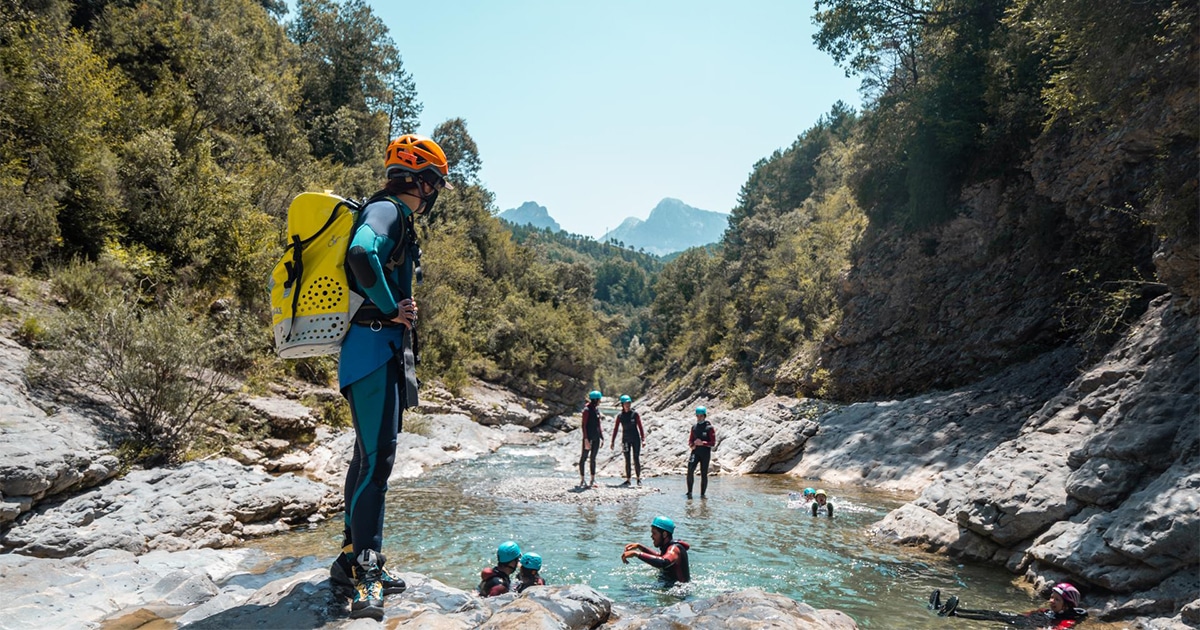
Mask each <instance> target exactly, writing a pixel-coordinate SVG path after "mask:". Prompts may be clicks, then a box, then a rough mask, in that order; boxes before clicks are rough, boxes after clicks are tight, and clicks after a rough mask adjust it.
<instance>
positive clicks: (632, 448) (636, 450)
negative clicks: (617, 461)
mask: <svg viewBox="0 0 1200 630" xmlns="http://www.w3.org/2000/svg"><path fill="white" fill-rule="evenodd" d="M621 451H622V452H624V453H625V478H626V479H629V455H630V453H632V454H633V462H634V465H635V466H636V468H637V478H638V479H641V478H642V443H641V442H622V443H621Z"/></svg>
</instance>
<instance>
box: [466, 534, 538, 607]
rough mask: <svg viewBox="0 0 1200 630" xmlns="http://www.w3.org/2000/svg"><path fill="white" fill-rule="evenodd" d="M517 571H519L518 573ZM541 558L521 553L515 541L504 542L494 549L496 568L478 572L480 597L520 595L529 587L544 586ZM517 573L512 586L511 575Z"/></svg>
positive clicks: (532, 554)
mask: <svg viewBox="0 0 1200 630" xmlns="http://www.w3.org/2000/svg"><path fill="white" fill-rule="evenodd" d="M518 569H520V570H519V571H518ZM541 572H542V557H541V556H540V555H538V554H536V553H533V552H529V553H521V546H520V545H518V544H517V542H516V541H515V540H506V541H504V542H502V543H500V546H499V547H497V548H496V566H494V567H491V568H490V569H484V570H483V571H480V572H479V587H478V588H477V589H476V590H477V591H478V592H479V595H480V596H482V597H495V596H496V595H503V594H505V593H508V592H510V591H512V592H515V593H520V592H521V591H524V590H525V589H527V588H529V587H530V586H544V585H545V584H546V580H545V579H543V578H542V575H541ZM513 573H517V585H516V586H515V587H514V586H513V584H512V575H513Z"/></svg>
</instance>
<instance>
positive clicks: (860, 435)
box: [788, 350, 1078, 492]
mask: <svg viewBox="0 0 1200 630" xmlns="http://www.w3.org/2000/svg"><path fill="white" fill-rule="evenodd" d="M1077 360H1078V354H1077V353H1076V352H1074V351H1071V350H1062V351H1056V352H1053V353H1048V354H1045V355H1042V356H1041V357H1039V358H1038V359H1036V360H1034V361H1032V362H1030V363H1027V364H1023V365H1020V366H1017V367H1014V368H1010V369H1008V370H1005V371H1004V372H1002V373H1000V374H998V375H996V376H993V377H990V378H987V379H984V380H983V381H980V382H979V383H976V384H974V385H971V386H968V387H963V388H960V389H956V390H951V391H945V392H930V393H928V394H924V395H921V396H916V397H913V398H907V399H903V400H892V401H883V402H863V403H855V404H853V405H848V406H846V407H842V408H840V409H837V410H834V411H831V412H829V413H825V414H824V415H822V416H821V417H820V420H819V421H820V430H819V431H817V433H816V435H814V436H813V437H811V438H809V439H808V441H807V443H806V444H805V445H804V454H803V457H802V458H801V460H800V462H799V464H797V465H796V467H795V468H792V469H791V470H790V471H789V472H788V474H791V475H798V476H802V477H806V478H811V479H819V480H822V481H826V482H829V483H850V484H861V485H868V486H871V487H874V488H879V489H883V490H899V491H905V492H920V491H921V490H923V489H925V488H926V487H927V486H928V485H929V484H930V483H931V482H932V481H933V480H934V479H935V478H936V477H937V476H938V475H940V474H942V473H944V472H948V471H954V470H960V469H968V468H971V467H973V466H975V465H976V464H978V463H979V462H980V461H981V460H983V458H984V457H986V456H987V455H988V454H989V453H991V452H992V450H993V449H995V448H996V447H997V446H999V445H1000V444H1002V443H1003V442H1005V441H1007V440H1010V439H1012V438H1014V437H1016V436H1017V434H1018V433H1019V432H1020V431H1021V427H1022V426H1023V425H1024V423H1025V420H1026V419H1027V418H1028V417H1029V416H1030V415H1032V414H1033V413H1034V412H1036V411H1037V410H1038V409H1040V408H1041V407H1042V405H1043V404H1045V403H1046V401H1048V400H1050V399H1051V398H1052V397H1054V396H1055V395H1056V394H1057V393H1058V392H1059V391H1060V390H1061V388H1062V387H1063V386H1064V385H1065V384H1066V383H1067V382H1068V379H1069V378H1070V375H1071V374H1072V373H1073V370H1074V363H1075V361H1077Z"/></svg>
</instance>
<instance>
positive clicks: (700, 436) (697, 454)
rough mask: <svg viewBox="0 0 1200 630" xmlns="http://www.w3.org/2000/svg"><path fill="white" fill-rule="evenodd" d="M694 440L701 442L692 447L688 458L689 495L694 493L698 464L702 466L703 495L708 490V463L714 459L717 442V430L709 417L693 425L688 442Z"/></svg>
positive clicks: (701, 486) (701, 484)
mask: <svg viewBox="0 0 1200 630" xmlns="http://www.w3.org/2000/svg"><path fill="white" fill-rule="evenodd" d="M692 442H699V443H700V444H699V445H697V446H695V447H693V448H692V455H691V457H689V458H688V467H687V493H688V496H689V497H690V496H691V495H692V483H693V475H694V474H695V471H696V466H700V496H702V497H703V496H704V494H705V493H706V492H708V463H709V461H710V460H711V459H712V447H713V446H716V444H717V430H716V429H714V428H713V426H712V423H711V422H709V421H708V420H707V419H705V420H701V421H700V422H697V423H696V424H695V425H694V426H692V431H691V433H690V434H689V435H688V444H691V443H692Z"/></svg>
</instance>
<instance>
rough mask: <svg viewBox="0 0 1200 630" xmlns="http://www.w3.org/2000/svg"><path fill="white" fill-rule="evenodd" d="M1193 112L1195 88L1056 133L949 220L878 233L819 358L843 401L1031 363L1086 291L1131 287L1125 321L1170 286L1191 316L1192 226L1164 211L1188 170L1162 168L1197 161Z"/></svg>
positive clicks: (1186, 194)
mask: <svg viewBox="0 0 1200 630" xmlns="http://www.w3.org/2000/svg"><path fill="white" fill-rule="evenodd" d="M1195 109H1196V108H1195V103H1194V94H1192V96H1191V100H1186V99H1182V97H1181V98H1172V97H1170V96H1165V97H1163V98H1162V99H1158V100H1156V101H1155V102H1154V104H1153V107H1149V108H1147V109H1146V110H1145V111H1143V112H1142V115H1141V116H1140V117H1138V118H1137V119H1131V120H1128V121H1125V122H1124V123H1123V124H1122V125H1121V126H1119V127H1117V128H1098V129H1088V128H1064V129H1055V130H1051V131H1048V132H1047V133H1046V134H1044V135H1043V136H1042V138H1040V139H1039V140H1038V142H1037V143H1036V145H1035V146H1034V147H1033V150H1032V151H1031V153H1030V156H1029V158H1028V159H1027V160H1026V162H1025V163H1024V165H1023V167H1022V169H1021V171H1020V172H1019V173H1017V174H1014V175H1009V176H1007V177H1004V178H1002V179H994V180H991V181H986V182H984V183H981V184H976V185H973V186H970V187H968V188H966V189H964V191H963V192H962V194H961V197H960V206H959V207H960V211H959V214H958V216H957V217H956V218H954V219H953V220H951V221H949V222H947V223H945V224H942V225H938V226H935V227H933V228H929V229H926V230H922V231H918V232H906V231H905V230H904V229H902V228H900V227H895V226H892V227H886V228H878V227H876V228H873V229H872V230H871V231H870V232H869V233H868V234H867V235H866V237H865V238H864V240H863V242H862V243H861V244H860V246H859V247H858V249H857V250H856V252H855V254H854V261H853V267H852V270H851V271H850V273H849V274H848V275H847V276H846V278H845V280H844V282H843V284H842V286H841V287H840V293H839V298H840V302H841V305H842V309H843V319H842V322H841V324H840V326H839V328H838V330H837V331H836V333H835V334H834V335H833V336H832V337H831V338H830V339H828V340H827V341H826V343H825V344H824V346H823V348H822V352H821V364H822V366H823V367H825V368H826V369H827V370H828V371H829V374H830V377H831V389H832V391H833V393H834V395H835V396H837V397H839V398H845V399H863V398H868V397H876V396H887V395H895V394H903V393H913V392H919V391H924V390H926V389H931V388H942V387H955V386H958V385H962V384H965V383H969V382H972V381H973V380H976V379H978V378H980V377H981V376H984V375H986V374H989V373H993V372H996V371H997V370H999V369H1000V368H1003V367H1005V366H1009V365H1013V364H1016V363H1019V362H1021V361H1024V360H1026V359H1028V358H1030V357H1031V356H1034V355H1037V354H1040V353H1042V352H1045V351H1047V350H1049V349H1051V348H1054V347H1057V346H1060V345H1062V344H1064V343H1065V342H1066V341H1067V339H1066V337H1067V335H1066V334H1064V333H1063V332H1061V331H1063V327H1062V325H1061V323H1060V321H1059V320H1060V316H1061V315H1062V314H1064V313H1066V314H1067V315H1068V316H1070V314H1071V311H1070V309H1064V307H1065V306H1067V305H1068V304H1069V303H1071V302H1072V301H1076V302H1078V300H1077V298H1080V297H1084V296H1083V294H1084V292H1086V291H1091V292H1092V293H1091V295H1090V297H1091V299H1092V300H1093V302H1092V305H1093V306H1094V305H1095V304H1097V303H1098V302H1097V301H1096V300H1099V301H1100V302H1103V300H1104V297H1103V296H1104V295H1105V294H1108V295H1111V294H1113V293H1114V292H1115V291H1117V290H1125V291H1126V292H1127V296H1128V297H1129V298H1130V299H1129V310H1128V311H1127V312H1126V313H1125V317H1126V318H1129V319H1132V318H1133V317H1135V316H1136V315H1137V313H1138V312H1140V311H1142V310H1144V309H1145V307H1146V304H1147V303H1148V302H1149V300H1150V299H1152V298H1153V297H1155V296H1156V295H1159V294H1161V293H1163V292H1165V291H1169V292H1170V293H1171V294H1172V295H1174V296H1175V297H1176V298H1178V299H1179V300H1180V302H1179V307H1180V308H1181V309H1183V310H1184V311H1186V312H1194V311H1195V308H1196V299H1197V296H1198V295H1200V281H1198V279H1197V275H1198V274H1200V258H1198V254H1197V252H1198V251H1200V245H1198V244H1197V235H1196V234H1192V233H1190V232H1191V231H1190V230H1188V229H1184V230H1182V231H1181V230H1179V225H1178V223H1179V221H1175V220H1171V219H1164V217H1168V216H1171V214H1172V213H1174V215H1175V216H1178V215H1179V214H1181V213H1180V211H1179V209H1178V208H1179V207H1180V206H1181V205H1187V204H1188V203H1190V206H1191V210H1190V211H1191V212H1193V213H1194V212H1195V208H1194V206H1195V199H1196V177H1195V173H1194V172H1191V173H1190V174H1185V173H1174V174H1173V173H1171V172H1169V171H1172V170H1173V169H1174V170H1179V169H1181V168H1182V167H1181V166H1180V163H1181V162H1189V163H1190V164H1191V167H1192V168H1191V170H1192V171H1194V170H1195V169H1194V166H1195V155H1196V153H1195V149H1194V144H1195V141H1194V138H1195V131H1194V129H1192V128H1191V127H1190V126H1189V125H1188V121H1190V120H1192V119H1193V117H1194V112H1195ZM1189 139H1190V141H1189ZM1184 145H1186V146H1188V147H1190V148H1187V149H1180V148H1179V147H1180V146H1184ZM1164 155H1167V156H1169V157H1166V158H1164ZM1189 156H1190V158H1189ZM1189 160H1190V161H1189ZM1149 191H1153V192H1149ZM1152 224H1153V226H1152ZM1156 229H1157V233H1156V231H1155V230H1156ZM1155 281H1158V282H1161V283H1163V284H1161V285H1160V284H1156V282H1155ZM1163 285H1165V286H1163ZM1076 305H1077V306H1078V304H1076ZM1089 316H1092V317H1095V316H1096V313H1091V314H1082V315H1081V317H1084V318H1086V317H1089ZM1075 332H1078V331H1075Z"/></svg>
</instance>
